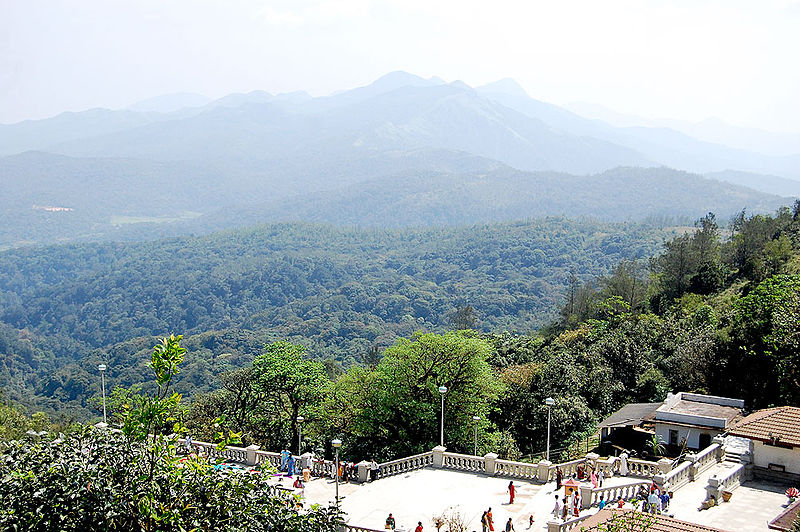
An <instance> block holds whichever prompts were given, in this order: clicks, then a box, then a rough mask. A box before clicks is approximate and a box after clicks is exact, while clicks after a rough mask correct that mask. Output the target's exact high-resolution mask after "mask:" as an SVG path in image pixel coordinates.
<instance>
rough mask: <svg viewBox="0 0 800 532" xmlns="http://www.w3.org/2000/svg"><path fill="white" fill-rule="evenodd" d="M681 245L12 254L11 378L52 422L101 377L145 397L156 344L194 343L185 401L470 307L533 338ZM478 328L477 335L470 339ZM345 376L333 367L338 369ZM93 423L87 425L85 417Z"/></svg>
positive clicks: (485, 242)
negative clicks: (248, 368)
mask: <svg viewBox="0 0 800 532" xmlns="http://www.w3.org/2000/svg"><path fill="white" fill-rule="evenodd" d="M672 234H674V231H672V230H664V229H659V228H657V227H655V226H648V225H640V224H607V223H599V222H593V221H591V220H580V221H578V220H567V219H563V218H553V219H545V220H539V221H528V222H520V223H511V224H498V225H486V226H471V227H461V228H451V229H414V230H411V229H404V230H377V229H376V230H362V229H342V228H333V227H329V226H317V225H302V224H298V225H273V226H261V227H258V228H255V229H250V230H239V231H232V232H227V233H218V234H214V235H210V236H205V237H200V238H190V237H186V238H180V239H170V240H163V241H158V242H147V243H124V244H123V243H100V244H80V245H63V246H54V247H47V248H27V249H16V250H11V251H6V252H4V253H2V254H0V352H1V353H3V354H4V355H5V356H4V357H2V361H1V362H0V364H2V366H0V376H1V377H0V378H2V386H3V387H5V388H6V390H7V394H8V395H9V396H11V397H12V398H14V399H17V400H23V401H24V400H28V401H30V403H33V402H35V403H36V404H37V405H39V406H40V408H41V407H45V408H52V409H64V407H65V406H68V407H69V408H68V410H69V409H73V410H74V409H77V411H76V413H77V415H85V414H86V410H85V408H86V407H89V408H95V410H94V412H95V413H96V407H95V406H93V405H90V404H88V403H87V400H88V399H89V398H90V397H92V396H96V395H97V393H98V392H99V388H98V383H97V372H96V369H95V368H96V367H97V364H98V363H99V362H101V361H102V362H106V363H107V364H108V365H109V371H108V378H109V379H110V382H113V383H114V384H121V385H124V386H130V385H131V384H134V383H137V382H141V381H142V375H144V374H145V372H146V368H145V367H144V364H145V362H144V361H142V359H141V357H137V356H136V355H137V354H139V355H141V354H142V353H143V352H145V351H146V350H147V349H149V348H150V347H151V346H152V343H153V338H154V336H156V335H160V334H168V333H170V332H173V331H175V332H182V333H185V334H186V341H185V343H186V345H187V347H189V348H190V353H191V354H190V356H189V358H188V359H187V363H186V367H185V369H184V371H183V372H182V373H181V375H180V376H179V377H178V378H179V382H178V386H179V389H180V391H181V392H183V393H187V394H192V393H196V392H200V391H208V390H210V389H212V388H213V387H214V386H215V384H214V382H215V375H218V374H219V373H221V372H222V371H225V370H228V369H233V368H236V367H241V366H242V365H244V364H246V363H247V362H249V361H250V360H252V359H253V357H254V356H255V355H256V354H257V353H259V352H260V350H261V348H262V347H263V345H264V344H265V343H268V342H270V341H273V340H278V339H290V340H292V341H295V342H298V343H302V344H303V345H305V346H306V347H307V348H308V350H309V353H310V354H311V356H313V357H314V358H317V359H323V360H325V359H328V360H331V361H332V362H330V363H329V365H330V366H331V371H334V370H335V366H337V365H342V366H344V367H349V366H350V365H352V364H354V363H356V362H359V361H361V360H362V359H363V356H364V355H365V354H366V353H367V352H368V350H369V349H370V348H371V347H372V346H378V347H380V348H383V347H386V346H389V345H391V344H393V343H394V342H395V341H396V339H397V338H398V337H403V336H409V335H411V334H412V333H413V332H414V331H416V330H428V331H435V330H445V329H447V328H450V327H452V324H453V321H452V319H451V318H452V316H451V315H452V313H453V312H454V311H455V310H456V308H457V307H466V306H467V305H469V306H471V307H472V308H473V309H474V314H475V316H477V323H476V324H475V326H476V327H477V328H478V329H479V330H482V331H487V332H488V331H495V330H498V331H502V330H511V331H520V332H527V331H533V330H535V329H537V328H538V327H540V326H542V325H544V324H546V323H547V322H549V321H550V320H552V319H553V318H554V317H555V316H557V309H558V306H559V304H560V302H561V300H562V298H563V294H564V292H565V290H566V286H567V281H568V279H569V278H570V277H571V276H572V275H577V276H578V277H579V278H580V279H584V280H588V279H590V278H591V277H592V276H594V275H598V274H602V273H604V272H607V271H608V270H609V269H610V268H611V267H612V266H613V265H614V264H615V263H617V262H618V261H620V260H622V259H635V258H637V257H638V258H643V257H647V256H649V255H650V254H652V253H653V252H655V250H656V249H657V247H658V245H659V242H660V241H661V240H663V239H664V238H665V237H668V236H669V235H672ZM468 325H471V326H472V325H473V324H472V323H469V324H468ZM333 361H335V362H333ZM81 412H82V413H81Z"/></svg>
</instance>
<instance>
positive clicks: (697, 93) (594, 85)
mask: <svg viewBox="0 0 800 532" xmlns="http://www.w3.org/2000/svg"><path fill="white" fill-rule="evenodd" d="M799 52H800V0H742V1H738V0H719V1H706V0H679V1H669V0H660V1H656V0H624V1H617V0H576V1H573V0H549V1H537V0H515V1H505V0H492V1H487V0H483V1H480V2H477V1H471V0H383V1H379V0H336V1H323V0H286V1H283V0H276V1H255V0H253V1H250V0H224V1H215V2H212V1H204V0H141V1H116V0H74V1H63V0H0V122H3V123H9V122H15V121H19V120H22V119H26V118H42V117H46V116H50V115H54V114H57V113H59V112H61V111H65V110H82V109H86V108H90V107H111V108H118V107H123V106H126V105H129V104H131V103H133V102H135V101H137V100H141V99H144V98H148V97H151V96H155V95H159V94H165V93H171V92H182V91H189V92H199V93H201V94H205V95H206V96H210V97H219V96H222V95H224V94H227V93H230V92H240V91H250V90H254V89H263V90H267V91H269V92H285V91H292V90H298V89H304V90H307V91H308V92H310V93H312V94H314V95H321V94H327V93H330V92H332V91H334V90H338V89H343V88H350V87H354V86H358V85H364V84H367V83H369V82H371V81H372V80H374V79H375V78H377V77H379V76H381V75H383V74H385V73H387V72H389V71H393V70H406V71H409V72H413V73H415V74H418V75H421V76H424V77H429V76H434V75H435V76H440V77H442V78H444V79H445V80H448V81H451V80H455V79H461V80H464V81H465V82H467V83H468V84H470V85H473V86H474V85H478V84H482V83H486V82H489V81H494V80H496V79H500V78H504V77H511V78H514V79H516V80H517V81H518V82H519V83H520V84H521V85H522V86H523V87H525V89H526V90H527V91H528V93H529V94H530V95H531V96H533V97H535V98H538V99H541V100H545V101H549V102H553V103H557V104H565V103H569V102H575V101H583V102H593V103H598V104H601V105H604V106H607V107H609V108H612V109H614V110H616V111H620V112H624V113H632V114H637V115H640V116H644V117H648V118H677V119H688V120H695V121H697V120H702V119H704V118H707V117H710V116H715V117H719V118H721V119H723V120H725V121H727V122H730V123H732V124H737V125H745V126H757V127H761V128H765V129H769V130H777V131H799V130H800V104H798V95H800V68H799V67H798V65H800V59H799V58H798V54H799Z"/></svg>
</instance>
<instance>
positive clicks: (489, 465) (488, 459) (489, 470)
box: [483, 453, 498, 476]
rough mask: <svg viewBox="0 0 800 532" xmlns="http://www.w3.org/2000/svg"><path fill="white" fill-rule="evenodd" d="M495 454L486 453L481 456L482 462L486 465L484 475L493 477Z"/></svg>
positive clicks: (495, 466)
mask: <svg viewBox="0 0 800 532" xmlns="http://www.w3.org/2000/svg"><path fill="white" fill-rule="evenodd" d="M497 458H498V454H497V453H486V454H485V455H483V460H484V462H485V463H486V474H487V475H489V476H494V473H495V470H496V468H497V464H496V462H497Z"/></svg>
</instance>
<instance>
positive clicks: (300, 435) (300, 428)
mask: <svg viewBox="0 0 800 532" xmlns="http://www.w3.org/2000/svg"><path fill="white" fill-rule="evenodd" d="M305 420H306V418H304V417H303V416H297V456H300V453H301V452H302V451H301V450H300V445H301V442H302V441H303V421H305Z"/></svg>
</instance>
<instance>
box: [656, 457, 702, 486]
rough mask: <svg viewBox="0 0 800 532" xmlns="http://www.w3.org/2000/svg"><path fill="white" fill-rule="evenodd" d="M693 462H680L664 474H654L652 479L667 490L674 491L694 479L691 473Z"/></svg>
mask: <svg viewBox="0 0 800 532" xmlns="http://www.w3.org/2000/svg"><path fill="white" fill-rule="evenodd" d="M692 465H693V463H692V462H691V461H689V460H687V461H685V462H681V463H680V465H678V467H676V468H675V469H673V470H672V471H670V472H669V473H666V474H664V475H656V476H655V477H654V478H653V480H655V482H656V484H658V485H660V486H663V487H664V488H666V489H667V490H668V491H675V490H677V489H679V488H681V487H683V486H685V485H686V484H688V483H689V482H692V481H693V480H694V476H693V474H692Z"/></svg>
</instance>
